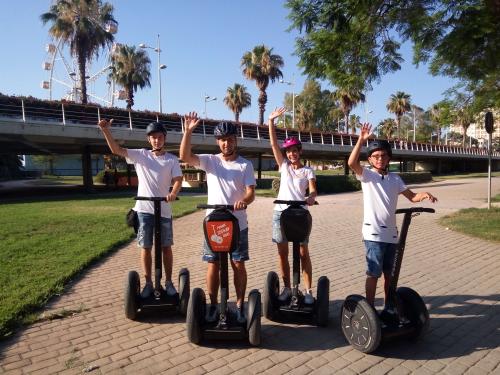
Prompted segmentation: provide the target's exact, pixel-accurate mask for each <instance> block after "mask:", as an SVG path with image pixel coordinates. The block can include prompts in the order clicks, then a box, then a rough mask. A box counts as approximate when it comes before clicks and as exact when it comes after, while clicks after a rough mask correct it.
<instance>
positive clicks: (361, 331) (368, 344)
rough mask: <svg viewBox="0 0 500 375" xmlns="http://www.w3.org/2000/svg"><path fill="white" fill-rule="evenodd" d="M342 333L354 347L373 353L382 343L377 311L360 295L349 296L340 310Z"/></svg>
mask: <svg viewBox="0 0 500 375" xmlns="http://www.w3.org/2000/svg"><path fill="white" fill-rule="evenodd" d="M340 314H341V315H340V324H341V327H342V333H343V334H344V337H345V338H346V340H347V342H349V344H351V345H352V347H353V348H355V349H357V350H359V351H360V352H363V353H371V352H373V351H375V350H376V349H377V348H378V346H379V345H380V340H381V338H382V328H381V324H380V320H379V318H378V315H377V311H376V310H375V309H374V308H373V307H372V306H370V304H369V303H368V302H367V301H366V299H365V298H364V297H362V296H359V295H355V294H353V295H350V296H348V297H347V298H346V299H345V301H344V303H343V305H342V308H341V310H340Z"/></svg>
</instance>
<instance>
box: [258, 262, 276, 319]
mask: <svg viewBox="0 0 500 375" xmlns="http://www.w3.org/2000/svg"><path fill="white" fill-rule="evenodd" d="M279 290H280V280H279V278H278V274H277V273H276V272H273V271H270V272H268V273H267V277H266V282H265V284H264V293H263V298H262V299H263V305H264V306H263V310H264V317H265V318H266V319H269V320H273V319H276V317H277V314H278V307H279V304H278V295H279Z"/></svg>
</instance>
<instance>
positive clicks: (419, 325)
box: [396, 287, 429, 340]
mask: <svg viewBox="0 0 500 375" xmlns="http://www.w3.org/2000/svg"><path fill="white" fill-rule="evenodd" d="M396 293H397V295H398V297H399V300H400V301H401V308H402V310H403V311H402V313H403V316H405V317H406V318H407V319H408V320H409V321H410V322H411V323H412V325H414V326H415V328H416V330H415V333H414V334H412V335H411V336H409V337H408V338H410V339H413V340H416V339H419V338H420V337H422V336H423V335H424V334H425V333H426V332H427V330H428V329H429V311H427V306H425V303H424V301H423V299H422V297H420V295H419V294H418V293H417V292H415V291H414V290H413V289H411V288H407V287H400V288H398V289H397V291H396Z"/></svg>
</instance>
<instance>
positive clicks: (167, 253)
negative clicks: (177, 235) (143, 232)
mask: <svg viewBox="0 0 500 375" xmlns="http://www.w3.org/2000/svg"><path fill="white" fill-rule="evenodd" d="M162 251H163V268H164V269H165V281H172V263H173V262H174V257H173V255H172V246H164V247H162Z"/></svg>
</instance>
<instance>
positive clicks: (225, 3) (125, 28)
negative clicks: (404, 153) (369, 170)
mask: <svg viewBox="0 0 500 375" xmlns="http://www.w3.org/2000/svg"><path fill="white" fill-rule="evenodd" d="M108 2H110V3H111V4H113V6H114V8H115V10H114V13H113V14H114V16H115V19H116V20H117V21H118V23H119V25H118V32H117V33H116V34H115V40H116V42H118V43H123V44H128V45H135V46H138V45H139V44H140V43H145V44H147V45H149V46H153V47H155V46H156V43H157V35H158V34H160V42H161V54H160V58H161V64H165V65H167V68H166V69H163V70H162V71H161V89H162V109H163V112H165V113H179V114H185V113H187V112H189V111H196V112H198V114H199V116H200V117H204V116H205V115H204V112H205V100H204V97H205V95H209V96H211V97H216V98H217V100H214V101H209V102H207V103H206V112H207V113H206V116H207V117H208V118H213V119H227V120H231V119H233V118H234V115H233V113H232V112H231V111H230V110H229V109H228V108H227V107H226V106H225V104H224V103H223V98H224V96H225V94H226V90H227V88H228V87H232V86H233V85H234V84H235V83H240V84H243V85H245V86H246V87H247V90H248V92H249V93H250V94H251V96H252V105H251V107H249V108H246V109H244V110H243V112H242V114H241V115H240V120H241V121H247V122H253V123H256V122H257V121H258V116H259V112H258V103H257V99H258V90H257V87H256V85H255V82H253V81H248V80H247V79H245V77H244V76H243V74H242V69H241V67H240V61H241V57H242V56H243V54H244V53H245V52H247V51H251V50H252V49H253V48H254V47H255V46H257V45H260V44H265V45H266V46H267V47H270V48H273V53H275V54H278V55H280V56H282V57H283V59H284V62H285V65H284V67H283V69H282V72H283V75H284V80H285V81H290V82H291V81H293V82H294V86H293V87H294V91H295V92H296V93H297V92H300V91H301V90H302V87H303V85H304V82H305V80H306V78H307V77H306V76H305V75H304V74H303V71H302V70H301V69H300V68H299V66H298V62H299V58H298V56H295V55H294V51H295V39H296V38H297V37H298V36H299V34H298V32H297V31H291V32H289V31H287V29H288V27H289V26H290V21H289V20H288V18H287V16H288V9H287V8H285V7H284V1H281V0H272V1H269V0H252V1H247V2H243V1H240V0H218V1H217V0H183V1H173V0H171V1H168V0H141V1H129V0H108ZM50 4H51V1H50V0H17V1H5V2H2V12H0V24H1V28H2V32H1V33H0V45H2V46H3V52H2V58H1V59H0V72H1V73H0V92H1V93H3V94H7V95H22V96H29V95H31V96H34V97H37V98H41V99H49V91H48V90H44V89H42V88H41V82H42V81H48V80H49V76H50V74H49V71H46V70H44V69H43V63H44V62H45V61H48V60H49V58H50V56H49V54H48V53H47V52H46V50H45V46H46V45H47V44H48V43H50V42H52V40H51V38H50V36H49V34H48V29H49V25H45V26H44V25H43V24H42V22H41V21H40V17H39V16H40V14H42V13H44V12H46V11H48V9H49V6H50ZM147 51H148V53H149V56H150V59H151V62H152V65H151V72H152V76H151V88H146V89H144V90H139V91H138V92H137V93H136V96H135V105H134V109H137V110H145V109H147V110H152V111H157V110H158V108H159V103H158V98H159V95H158V88H159V85H158V82H159V80H158V63H157V61H158V55H157V53H156V52H154V51H153V50H150V49H148V50H147ZM63 52H64V50H63ZM107 54H108V52H107V51H104V52H102V53H101V59H100V60H99V61H97V62H95V63H94V64H93V65H92V66H91V69H90V73H91V75H93V74H95V73H98V72H100V71H102V69H103V68H104V67H105V66H106V61H105V57H106V56H107ZM402 54H403V58H404V59H405V63H403V64H402V69H401V70H400V71H398V72H397V73H392V74H388V75H386V76H384V77H383V78H382V80H381V82H380V83H378V84H377V83H374V84H373V90H372V91H370V92H368V93H367V95H366V103H365V104H364V105H363V104H360V105H359V106H358V107H357V108H356V109H355V110H354V111H353V113H354V114H357V115H359V116H360V117H361V120H362V121H363V122H364V121H366V120H368V121H369V122H371V123H373V124H378V122H380V121H381V120H383V119H385V118H387V117H392V116H393V115H392V114H390V113H388V112H387V109H386V104H387V101H388V99H389V97H390V95H391V94H393V93H395V92H396V91H404V92H406V93H408V94H410V95H411V99H412V102H413V103H414V104H416V105H418V106H420V107H422V108H424V109H427V108H429V107H430V106H431V105H432V104H434V103H436V102H438V101H439V100H441V99H443V98H444V97H443V92H444V91H445V90H446V89H448V88H450V87H451V86H453V81H452V80H450V79H449V78H446V77H433V76H431V75H430V74H429V73H428V69H427V67H426V66H425V65H424V66H420V67H419V68H418V69H417V68H416V67H415V66H413V65H412V64H411V60H412V55H411V46H410V45H408V44H405V45H404V46H403V49H402ZM67 61H68V62H69V63H70V64H71V63H72V61H71V59H70V58H68V59H67ZM54 76H55V77H58V79H59V80H62V81H65V82H69V81H70V78H69V76H68V75H67V73H66V71H65V68H64V65H63V61H62V60H59V61H57V60H56V62H55V64H54ZM321 85H322V88H323V89H328V90H334V89H335V88H334V87H333V86H331V85H329V84H328V83H325V82H322V83H321ZM291 89H292V86H290V85H286V84H283V83H279V82H275V83H271V84H270V85H269V87H268V90H267V96H268V103H267V106H266V113H265V115H264V118H265V119H267V116H268V115H269V113H270V112H271V111H272V110H273V109H274V108H275V107H277V106H281V105H283V99H284V95H285V93H286V92H291ZM65 91H66V88H65V87H64V86H63V85H61V84H58V83H57V82H53V96H52V98H53V99H61V98H62V97H64V95H65ZM91 92H93V93H94V94H95V95H96V96H98V97H104V98H109V96H108V90H107V86H106V79H105V75H101V76H100V78H99V79H97V80H96V81H95V83H94V84H93V85H92V87H91ZM125 105H126V104H125V102H124V101H118V102H116V101H115V106H118V107H125Z"/></svg>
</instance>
